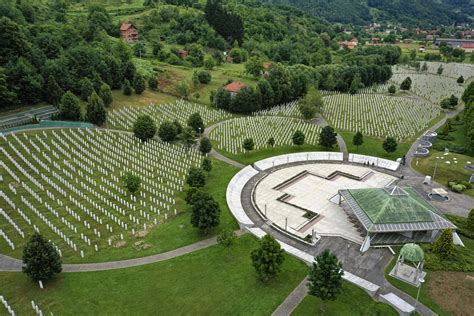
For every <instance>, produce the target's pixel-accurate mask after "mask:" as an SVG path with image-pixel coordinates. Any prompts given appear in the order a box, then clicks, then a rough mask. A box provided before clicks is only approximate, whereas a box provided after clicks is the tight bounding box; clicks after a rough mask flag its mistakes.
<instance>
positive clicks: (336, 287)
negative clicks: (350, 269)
mask: <svg viewBox="0 0 474 316" xmlns="http://www.w3.org/2000/svg"><path fill="white" fill-rule="evenodd" d="M343 274H344V271H343V270H342V264H341V263H340V262H339V261H338V260H337V257H336V256H335V255H333V254H332V253H331V252H330V251H329V250H328V249H326V250H324V251H323V252H322V253H321V254H320V255H319V256H317V257H316V258H315V260H314V262H313V266H312V267H311V271H310V273H309V283H308V288H309V291H308V293H309V294H310V295H313V296H316V297H319V298H320V299H321V300H322V301H323V302H325V301H333V300H335V299H336V298H337V296H338V295H339V294H340V293H341V291H342V275H343ZM321 310H322V311H324V306H323V305H322V304H321Z"/></svg>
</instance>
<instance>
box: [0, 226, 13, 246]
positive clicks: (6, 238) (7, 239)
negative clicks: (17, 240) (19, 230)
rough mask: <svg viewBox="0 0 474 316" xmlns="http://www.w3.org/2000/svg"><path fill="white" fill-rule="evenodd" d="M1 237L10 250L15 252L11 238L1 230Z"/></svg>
mask: <svg viewBox="0 0 474 316" xmlns="http://www.w3.org/2000/svg"><path fill="white" fill-rule="evenodd" d="M0 237H2V238H3V239H5V241H6V242H7V244H8V246H10V248H12V250H15V244H14V243H13V241H11V240H10V238H9V237H8V236H7V234H6V233H5V232H4V231H3V229H1V228H0Z"/></svg>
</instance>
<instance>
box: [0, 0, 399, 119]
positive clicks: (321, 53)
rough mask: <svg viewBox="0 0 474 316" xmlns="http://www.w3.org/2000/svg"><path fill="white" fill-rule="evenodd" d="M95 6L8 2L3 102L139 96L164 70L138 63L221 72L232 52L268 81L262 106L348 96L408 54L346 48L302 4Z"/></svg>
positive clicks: (1, 50) (185, 1) (1, 19)
mask: <svg viewBox="0 0 474 316" xmlns="http://www.w3.org/2000/svg"><path fill="white" fill-rule="evenodd" d="M95 3H97V2H95ZM95 3H92V4H89V3H87V5H83V4H84V3H82V2H81V1H80V0H75V1H71V2H67V1H64V0H52V1H47V0H44V1H38V2H33V3H31V2H29V1H9V2H5V1H4V2H2V3H1V4H0V25H1V27H2V28H3V30H4V36H2V38H1V39H0V56H1V57H0V106H1V107H11V106H18V105H27V104H35V103H38V102H42V101H44V102H48V103H51V104H58V103H59V101H60V99H61V98H62V96H63V95H64V94H65V93H66V92H67V91H70V92H72V93H73V94H74V95H76V96H78V97H80V98H82V99H83V100H84V101H87V100H88V99H89V98H90V97H91V96H92V95H93V94H94V92H95V93H96V94H98V95H99V97H102V98H103V99H104V98H105V99H108V97H107V96H108V95H109V94H110V89H112V90H113V89H122V87H125V90H127V91H129V90H130V88H133V89H134V90H135V91H136V92H137V94H139V93H141V92H142V91H143V89H144V88H145V81H146V80H148V81H149V85H150V86H152V85H151V84H150V81H151V82H156V78H157V77H158V76H159V75H160V69H159V67H158V68H156V67H155V68H154V69H153V72H152V73H149V72H146V73H144V72H141V71H140V69H139V67H137V64H136V63H137V59H146V60H150V61H152V60H157V61H161V62H164V63H167V64H171V65H181V66H184V67H189V68H201V69H202V68H206V69H212V65H215V64H220V63H223V62H225V60H224V56H225V55H224V53H225V52H226V53H228V55H229V56H231V57H232V58H233V62H234V63H246V69H247V73H248V74H249V76H253V77H254V79H255V80H256V81H258V84H257V87H256V89H255V91H253V92H254V93H255V94H256V95H253V94H252V93H253V92H252V91H250V92H252V93H250V94H251V95H250V98H249V100H250V101H251V103H255V104H257V103H262V102H263V101H261V100H262V97H263V99H265V100H266V101H265V105H266V106H271V105H273V104H278V103H281V102H287V101H289V100H292V99H296V98H299V97H301V96H302V95H303V94H304V93H305V92H306V90H307V88H308V86H309V85H312V86H315V87H316V88H319V89H325V90H338V91H342V92H346V91H348V90H349V89H350V88H351V86H352V88H353V89H354V87H355V88H356V89H359V88H361V87H363V86H370V85H372V84H374V83H382V82H386V81H387V80H388V79H389V78H390V77H391V74H392V73H391V67H390V65H393V64H395V63H397V62H398V60H399V57H400V55H401V51H400V49H399V48H398V47H392V46H379V47H366V48H357V49H355V50H352V51H349V50H339V47H338V45H337V44H336V43H337V40H338V39H339V38H343V37H344V36H345V34H344V33H343V32H342V31H341V29H340V28H338V27H337V26H333V25H331V24H329V23H327V22H325V21H324V20H321V19H318V18H316V17H313V16H310V15H307V14H305V13H303V12H302V11H299V10H298V9H290V10H288V9H287V8H279V7H268V6H264V5H262V4H260V3H259V2H257V1H253V0H232V1H229V2H224V1H219V0H209V1H208V2H207V3H202V2H200V1H197V0H165V1H160V2H156V1H153V0H147V1H145V2H144V3H139V6H134V7H130V8H128V9H124V10H123V11H118V10H117V9H116V7H114V6H112V9H111V6H110V5H109V6H107V4H109V2H108V1H104V2H102V3H103V5H97V4H95ZM99 3H100V2H99ZM102 3H101V4H102ZM78 5H82V6H80V7H78ZM78 8H80V9H78ZM122 22H132V23H134V24H135V25H137V26H138V28H139V29H140V38H141V40H140V42H138V43H135V44H126V43H125V42H123V41H122V40H120V39H119V31H118V30H119V26H120V24H121V23H122ZM183 48H184V49H186V50H187V51H188V52H189V56H188V57H187V58H186V59H183V58H180V55H179V50H180V49H183ZM264 63H271V68H270V70H269V72H268V77H267V78H261V70H262V66H263V64H264ZM153 85H154V86H156V84H153ZM272 90H273V91H272ZM68 96H70V94H68ZM94 98H95V96H94ZM95 99H97V98H95ZM269 100H270V101H269ZM104 101H105V100H104ZM245 102H247V100H243V101H242V104H244V103H245ZM89 103H90V102H89ZM99 103H100V102H99ZM104 103H105V105H107V104H108V103H110V102H104ZM222 107H224V108H226V107H225V106H222ZM258 107H260V105H259V104H258V105H256V106H255V107H248V106H247V107H245V108H236V107H235V106H234V107H233V110H234V111H235V112H248V111H252V110H254V109H255V108H258Z"/></svg>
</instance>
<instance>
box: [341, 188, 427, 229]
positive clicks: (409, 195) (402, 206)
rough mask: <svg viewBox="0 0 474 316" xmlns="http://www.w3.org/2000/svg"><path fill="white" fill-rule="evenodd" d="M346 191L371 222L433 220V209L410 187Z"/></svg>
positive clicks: (389, 222)
mask: <svg viewBox="0 0 474 316" xmlns="http://www.w3.org/2000/svg"><path fill="white" fill-rule="evenodd" d="M347 191H348V192H349V193H350V195H351V196H352V198H353V199H354V200H355V202H356V203H357V204H358V206H359V207H360V208H361V209H362V210H363V211H364V213H365V214H366V215H367V217H369V219H370V221H371V222H372V223H373V224H391V223H414V222H432V221H433V218H432V212H435V210H434V209H433V207H432V206H431V205H430V204H428V203H427V202H426V201H425V200H423V198H421V197H420V196H419V195H418V193H416V191H415V190H413V189H412V188H404V189H395V190H385V189H350V190H347Z"/></svg>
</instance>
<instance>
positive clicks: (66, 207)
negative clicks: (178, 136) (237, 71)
mask: <svg viewBox="0 0 474 316" xmlns="http://www.w3.org/2000/svg"><path fill="white" fill-rule="evenodd" d="M0 142H1V145H2V151H3V154H2V159H1V163H2V166H3V171H2V173H1V175H2V181H1V182H0V185H1V186H0V188H1V194H0V199H1V201H2V209H3V211H2V212H3V213H2V215H1V216H0V229H2V230H3V231H4V233H5V235H6V236H7V237H6V238H2V239H1V243H0V250H1V251H2V253H5V254H8V255H12V256H14V257H17V258H18V257H20V256H21V249H22V246H23V245H24V243H25V242H26V239H27V236H28V235H29V234H31V233H32V232H33V231H34V230H36V231H40V232H41V234H43V235H44V236H45V237H46V238H48V239H51V240H52V241H53V243H54V244H55V246H56V247H57V248H58V249H60V250H61V254H62V256H63V259H64V260H65V261H67V262H95V261H108V260H115V259H118V258H122V259H123V258H132V257H137V256H138V257H139V256H143V255H147V254H152V253H157V252H162V251H167V250H170V249H175V248H177V247H181V246H184V245H186V244H189V243H192V242H195V241H197V240H200V239H202V238H206V236H202V235H201V234H200V233H199V231H198V230H197V229H194V228H192V227H191V225H190V224H189V213H187V212H186V208H185V206H184V202H183V200H182V196H183V192H182V190H183V187H184V177H185V175H186V174H187V170H188V168H189V167H190V166H193V165H199V164H200V160H201V157H200V154H199V153H197V152H196V151H193V150H190V151H186V150H185V149H184V148H183V147H181V146H177V145H170V144H167V143H163V142H160V141H151V142H149V143H147V144H145V145H144V144H142V143H140V142H139V141H138V140H137V139H135V138H133V137H132V136H130V135H127V134H121V133H116V132H110V131H99V130H89V129H84V130H82V129H65V130H51V131H44V132H40V131H37V132H29V133H26V134H25V133H19V134H18V135H15V136H7V137H6V138H3V139H2V140H1V141H0ZM86 143H87V146H84V144H86ZM40 153H41V154H40ZM216 164H217V165H218V166H219V164H222V163H220V162H216ZM216 169H219V170H220V173H219V175H218V177H214V175H212V174H211V179H214V180H215V179H219V181H229V180H230V178H231V177H232V175H233V174H234V173H235V172H236V171H237V170H235V168H233V167H230V166H227V165H220V167H217V168H216ZM126 171H131V172H133V173H135V174H138V175H140V176H141V178H142V187H141V190H140V192H139V193H138V194H137V195H135V196H132V195H130V194H129V193H127V191H126V190H125V188H124V187H123V184H122V180H121V176H122V174H123V173H124V172H126ZM216 176H217V175H216ZM219 181H213V182H210V184H209V185H208V187H207V188H206V189H208V190H209V191H210V192H214V193H215V194H218V196H219V200H220V201H219V203H220V204H221V207H222V209H223V215H222V224H221V226H220V227H219V228H217V229H216V230H215V231H219V230H220V229H221V228H222V227H224V228H235V227H236V226H235V221H234V220H233V218H232V217H231V216H230V213H229V212H228V210H227V206H226V203H225V200H223V199H222V196H223V195H224V194H225V187H222V185H221V183H220V182H219ZM214 182H215V183H216V184H218V187H214ZM221 187H222V188H221ZM219 190H224V191H219ZM7 239H8V241H7ZM5 241H7V242H5ZM96 247H97V248H96ZM82 255H83V256H84V258H83V256H82Z"/></svg>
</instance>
